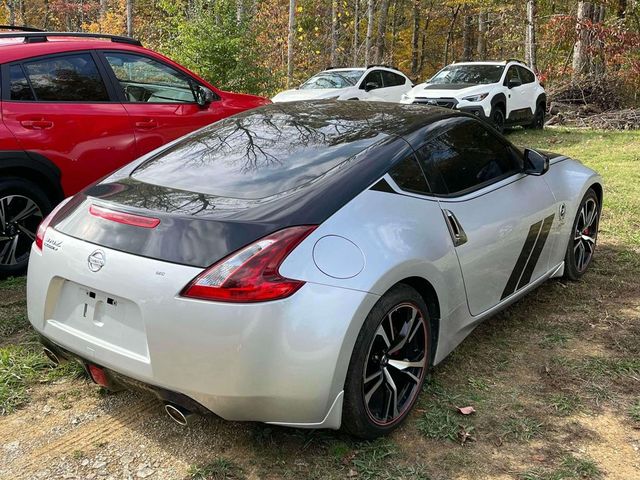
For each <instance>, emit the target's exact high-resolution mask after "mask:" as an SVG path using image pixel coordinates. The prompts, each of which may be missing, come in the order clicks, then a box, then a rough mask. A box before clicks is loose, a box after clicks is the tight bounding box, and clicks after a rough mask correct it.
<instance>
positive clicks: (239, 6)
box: [236, 0, 244, 25]
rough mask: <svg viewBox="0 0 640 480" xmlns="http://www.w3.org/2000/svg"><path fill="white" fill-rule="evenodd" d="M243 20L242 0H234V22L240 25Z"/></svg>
mask: <svg viewBox="0 0 640 480" xmlns="http://www.w3.org/2000/svg"><path fill="white" fill-rule="evenodd" d="M242 20H244V1H243V0H236V23H237V24H238V25H240V24H241V23H242Z"/></svg>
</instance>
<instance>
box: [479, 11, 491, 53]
mask: <svg viewBox="0 0 640 480" xmlns="http://www.w3.org/2000/svg"><path fill="white" fill-rule="evenodd" d="M488 23H489V14H488V13H486V12H480V14H479V15H478V57H479V58H478V59H479V60H486V59H487V24H488Z"/></svg>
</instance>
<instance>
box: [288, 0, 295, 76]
mask: <svg viewBox="0 0 640 480" xmlns="http://www.w3.org/2000/svg"><path fill="white" fill-rule="evenodd" d="M295 36H296V0H289V36H288V38H287V88H289V87H290V86H291V83H292V82H293V41H294V39H295Z"/></svg>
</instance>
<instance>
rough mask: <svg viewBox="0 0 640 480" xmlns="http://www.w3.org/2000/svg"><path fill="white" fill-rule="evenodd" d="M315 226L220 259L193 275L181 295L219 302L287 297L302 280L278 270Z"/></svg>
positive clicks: (282, 232) (287, 230)
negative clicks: (194, 276)
mask: <svg viewBox="0 0 640 480" xmlns="http://www.w3.org/2000/svg"><path fill="white" fill-rule="evenodd" d="M315 228H316V225H305V226H299V227H290V228H285V229H284V230H280V231H279V232H276V233H272V234H271V235H268V236H266V237H264V238H261V239H260V240H256V241H255V242H253V243H252V244H250V245H248V246H246V247H244V248H243V249H241V250H238V251H237V252H235V253H233V254H231V255H229V256H228V257H226V258H224V259H222V260H220V261H219V262H218V263H216V264H214V265H212V266H211V267H209V268H207V269H206V270H205V271H204V272H202V273H201V274H200V275H198V276H197V277H196V278H194V279H193V280H192V281H191V283H189V285H187V286H186V287H185V288H184V290H183V291H182V293H181V295H182V296H184V297H190V298H198V299H201V300H215V301H220V302H240V303H242V302H247V303H249V302H264V301H267V300H277V299H280V298H285V297H288V296H289V295H292V294H293V293H295V292H296V291H297V290H298V289H299V288H300V287H301V286H302V285H304V282H302V281H300V280H292V279H290V278H285V277H283V276H281V275H280V274H279V273H278V269H279V268H280V265H281V264H282V262H284V260H285V258H287V255H289V253H291V251H292V250H293V249H294V248H296V246H298V245H299V244H300V242H302V240H304V239H305V238H306V237H307V236H308V235H309V234H310V233H311V232H313V230H314V229H315Z"/></svg>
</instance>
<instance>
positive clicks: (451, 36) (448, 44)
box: [444, 5, 460, 65]
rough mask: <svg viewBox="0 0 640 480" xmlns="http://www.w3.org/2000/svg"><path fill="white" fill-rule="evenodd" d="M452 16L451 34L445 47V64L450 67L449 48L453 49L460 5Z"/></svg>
mask: <svg viewBox="0 0 640 480" xmlns="http://www.w3.org/2000/svg"><path fill="white" fill-rule="evenodd" d="M452 12H453V14H452V15H451V23H450V24H449V33H448V34H447V43H445V45H444V64H445V65H449V48H450V47H451V40H452V39H453V29H454V28H455V26H456V19H457V18H458V12H460V5H458V6H457V7H456V9H455V10H454V9H453V8H452Z"/></svg>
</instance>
